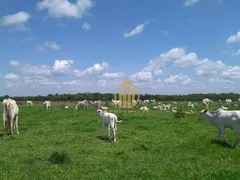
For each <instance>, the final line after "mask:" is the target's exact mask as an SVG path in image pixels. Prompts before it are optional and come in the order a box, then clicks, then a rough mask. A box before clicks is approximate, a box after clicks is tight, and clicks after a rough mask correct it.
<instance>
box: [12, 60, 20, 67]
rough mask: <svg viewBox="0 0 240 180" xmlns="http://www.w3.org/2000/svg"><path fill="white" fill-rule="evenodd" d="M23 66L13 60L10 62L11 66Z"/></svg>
mask: <svg viewBox="0 0 240 180" xmlns="http://www.w3.org/2000/svg"><path fill="white" fill-rule="evenodd" d="M20 65H21V64H20V63H19V62H18V61H15V60H11V61H10V66H20Z"/></svg>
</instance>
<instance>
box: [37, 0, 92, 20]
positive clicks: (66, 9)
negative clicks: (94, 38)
mask: <svg viewBox="0 0 240 180" xmlns="http://www.w3.org/2000/svg"><path fill="white" fill-rule="evenodd" d="M92 7H93V3H92V1H91V0H77V2H76V3H75V4H74V3H71V2H70V1H69V0H43V1H41V2H38V3H37V9H38V10H48V14H49V15H50V16H52V17H54V18H61V17H73V18H82V17H83V16H84V15H86V14H87V13H88V11H89V9H90V8H92Z"/></svg>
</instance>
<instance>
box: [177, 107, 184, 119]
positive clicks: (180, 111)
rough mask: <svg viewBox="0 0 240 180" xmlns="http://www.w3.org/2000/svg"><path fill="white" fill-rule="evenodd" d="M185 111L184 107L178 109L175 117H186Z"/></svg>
mask: <svg viewBox="0 0 240 180" xmlns="http://www.w3.org/2000/svg"><path fill="white" fill-rule="evenodd" d="M184 117H185V113H184V112H183V110H182V108H179V109H177V112H176V113H175V118H184Z"/></svg>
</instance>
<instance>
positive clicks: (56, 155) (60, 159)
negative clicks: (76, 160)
mask: <svg viewBox="0 0 240 180" xmlns="http://www.w3.org/2000/svg"><path fill="white" fill-rule="evenodd" d="M48 160H49V161H50V162H51V163H53V164H64V163H68V162H70V161H71V158H70V156H69V154H68V153H67V152H65V151H62V152H58V151H54V152H52V154H51V156H50V157H49V159H48Z"/></svg>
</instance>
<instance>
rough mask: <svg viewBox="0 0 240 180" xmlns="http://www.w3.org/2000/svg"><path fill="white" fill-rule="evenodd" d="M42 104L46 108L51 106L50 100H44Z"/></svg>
mask: <svg viewBox="0 0 240 180" xmlns="http://www.w3.org/2000/svg"><path fill="white" fill-rule="evenodd" d="M43 105H44V109H45V110H48V109H49V108H50V106H51V101H44V103H43Z"/></svg>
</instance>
